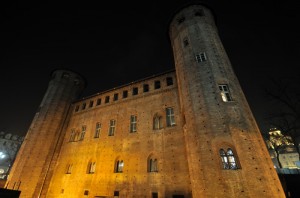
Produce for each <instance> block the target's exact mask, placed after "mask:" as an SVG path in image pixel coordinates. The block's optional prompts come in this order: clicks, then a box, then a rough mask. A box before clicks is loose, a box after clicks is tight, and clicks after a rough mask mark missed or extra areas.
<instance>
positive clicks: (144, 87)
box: [143, 84, 149, 92]
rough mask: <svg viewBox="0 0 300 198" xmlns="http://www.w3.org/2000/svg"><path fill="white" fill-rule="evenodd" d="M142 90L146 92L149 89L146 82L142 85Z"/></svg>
mask: <svg viewBox="0 0 300 198" xmlns="http://www.w3.org/2000/svg"><path fill="white" fill-rule="evenodd" d="M143 90H144V92H148V91H149V85H148V84H144V85H143Z"/></svg>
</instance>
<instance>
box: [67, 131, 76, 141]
mask: <svg viewBox="0 0 300 198" xmlns="http://www.w3.org/2000/svg"><path fill="white" fill-rule="evenodd" d="M75 136H76V134H75V129H71V135H70V139H69V142H74V141H75Z"/></svg>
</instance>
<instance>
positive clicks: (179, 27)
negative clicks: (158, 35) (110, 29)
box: [169, 4, 285, 198]
mask: <svg viewBox="0 0 300 198" xmlns="http://www.w3.org/2000/svg"><path fill="white" fill-rule="evenodd" d="M169 28H170V29H169V34H170V39H171V43H172V47H173V52H174V60H175V67H176V74H177V81H178V87H179V96H180V101H181V110H182V112H183V115H182V116H183V118H184V121H185V126H184V136H185V142H186V150H187V159H188V164H189V172H190V177H191V185H192V194H193V197H230V198H232V197H272V198H274V197H285V195H284V192H283V189H282V187H281V184H280V181H279V179H278V176H277V173H276V171H275V170H274V167H273V163H272V161H271V159H270V157H269V154H268V152H267V149H266V146H265V145H264V141H263V139H262V136H261V134H260V131H259V129H258V127H257V124H256V121H255V119H254V117H253V115H252V113H251V110H250V108H249V106H248V103H247V101H246V98H245V96H244V94H243V91H242V89H241V87H240V85H239V82H238V79H237V78H236V76H235V74H234V71H233V68H232V66H231V63H230V61H229V59H228V57H227V55H226V52H225V50H224V48H223V45H222V42H221V40H220V38H219V36H218V30H217V28H216V25H215V22H214V16H213V14H212V12H211V10H210V9H208V8H207V7H206V6H203V5H200V4H199V5H195V4H194V5H189V6H186V7H184V8H183V9H182V10H180V11H179V12H177V13H176V14H175V15H174V17H173V19H172V21H171V23H170V27H169Z"/></svg>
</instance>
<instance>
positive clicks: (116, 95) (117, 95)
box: [114, 93, 119, 101]
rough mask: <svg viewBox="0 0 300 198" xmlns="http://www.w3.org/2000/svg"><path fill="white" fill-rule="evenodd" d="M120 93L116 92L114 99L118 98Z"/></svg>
mask: <svg viewBox="0 0 300 198" xmlns="http://www.w3.org/2000/svg"><path fill="white" fill-rule="evenodd" d="M118 97H119V94H117V93H115V94H114V101H116V100H118Z"/></svg>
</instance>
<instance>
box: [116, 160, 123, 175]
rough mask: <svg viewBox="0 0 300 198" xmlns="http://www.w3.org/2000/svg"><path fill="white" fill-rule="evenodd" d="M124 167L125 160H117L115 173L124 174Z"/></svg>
mask: <svg viewBox="0 0 300 198" xmlns="http://www.w3.org/2000/svg"><path fill="white" fill-rule="evenodd" d="M123 167H124V162H123V160H117V161H116V164H115V173H122V172H123Z"/></svg>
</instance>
